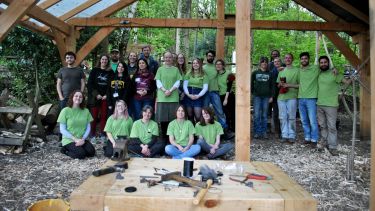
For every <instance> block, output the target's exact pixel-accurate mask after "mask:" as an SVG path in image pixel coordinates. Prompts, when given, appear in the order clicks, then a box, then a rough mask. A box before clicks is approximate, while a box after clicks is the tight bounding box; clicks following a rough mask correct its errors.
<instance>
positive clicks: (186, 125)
mask: <svg viewBox="0 0 375 211" xmlns="http://www.w3.org/2000/svg"><path fill="white" fill-rule="evenodd" d="M194 133H195V128H194V125H193V123H191V122H190V121H189V120H185V121H184V122H183V123H178V122H177V120H176V119H175V120H173V121H172V122H170V123H169V125H168V130H167V135H168V136H173V137H174V139H175V142H176V143H177V144H179V145H181V146H184V147H185V146H187V145H188V143H189V136H190V135H193V134H194Z"/></svg>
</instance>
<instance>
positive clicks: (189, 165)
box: [183, 158, 194, 177]
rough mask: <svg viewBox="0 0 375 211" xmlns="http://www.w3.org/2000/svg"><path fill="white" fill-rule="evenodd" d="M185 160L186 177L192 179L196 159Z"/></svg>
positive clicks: (184, 172) (184, 173)
mask: <svg viewBox="0 0 375 211" xmlns="http://www.w3.org/2000/svg"><path fill="white" fill-rule="evenodd" d="M183 160H184V171H183V176H184V177H192V176H193V169H194V158H183Z"/></svg>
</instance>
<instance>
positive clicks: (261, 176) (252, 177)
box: [248, 174, 268, 180]
mask: <svg viewBox="0 0 375 211" xmlns="http://www.w3.org/2000/svg"><path fill="white" fill-rule="evenodd" d="M248 178H249V179H255V180H267V179H268V178H267V176H264V175H254V174H250V175H249V176H248Z"/></svg>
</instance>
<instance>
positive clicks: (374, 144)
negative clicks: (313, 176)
mask: <svg viewBox="0 0 375 211" xmlns="http://www.w3.org/2000/svg"><path fill="white" fill-rule="evenodd" d="M369 7H370V24H369V25H370V54H371V57H370V67H371V69H370V70H371V72H373V73H374V72H375V40H374V38H375V37H374V36H375V2H374V1H369ZM370 78H371V81H374V80H375V74H371V75H370ZM371 90H372V92H373V94H372V95H371V107H374V106H375V94H374V91H375V83H371ZM371 121H375V109H374V108H371ZM371 161H372V162H371V176H370V184H371V187H370V210H372V211H374V210H375V162H374V161H375V124H371Z"/></svg>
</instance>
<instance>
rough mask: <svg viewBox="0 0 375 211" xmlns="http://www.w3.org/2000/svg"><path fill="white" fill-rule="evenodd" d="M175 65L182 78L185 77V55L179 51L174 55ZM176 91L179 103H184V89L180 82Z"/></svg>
mask: <svg viewBox="0 0 375 211" xmlns="http://www.w3.org/2000/svg"><path fill="white" fill-rule="evenodd" d="M176 59H177V61H176V67H177V68H178V70H179V71H180V74H181V76H182V78H184V77H185V75H186V73H187V72H186V71H187V70H186V58H185V55H184V54H183V53H179V54H177V55H176ZM178 93H179V96H180V104H183V105H185V93H184V89H183V83H180V87H178Z"/></svg>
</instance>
